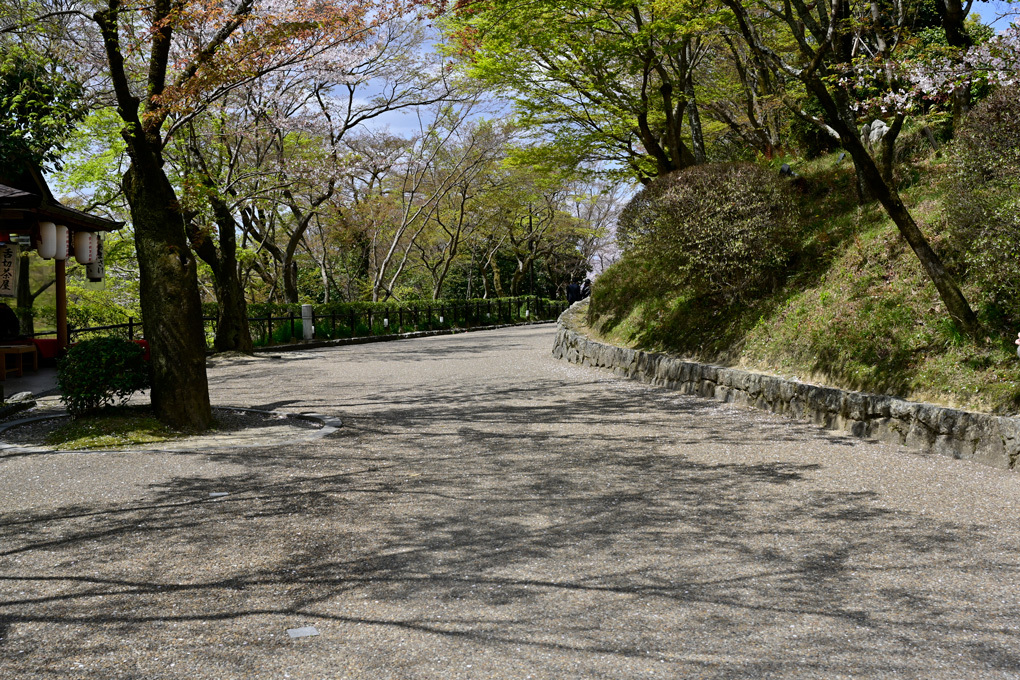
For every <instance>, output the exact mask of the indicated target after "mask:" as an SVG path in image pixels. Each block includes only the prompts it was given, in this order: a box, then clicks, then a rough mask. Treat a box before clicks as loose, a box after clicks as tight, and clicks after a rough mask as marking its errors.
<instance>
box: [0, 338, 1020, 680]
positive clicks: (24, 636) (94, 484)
mask: <svg viewBox="0 0 1020 680" xmlns="http://www.w3.org/2000/svg"><path fill="white" fill-rule="evenodd" d="M553 334H554V328H553V327H552V326H538V327H528V328H518V329H507V330H500V331H487V332H479V333H471V334H465V335H457V336H450V337H440V338H430V339H422V340H413V341H400V342H390V343H383V344H375V345H363V346H355V347H346V348H333V349H324V350H309V351H303V352H298V353H285V354H281V355H280V356H279V358H276V359H272V358H264V357H263V358H257V359H235V360H220V361H216V362H215V365H214V366H213V367H212V368H211V369H210V372H209V374H210V383H211V390H212V394H213V400H214V403H217V404H224V405H226V404H229V405H239V406H252V407H264V408H265V407H268V408H275V409H281V410H289V411H295V412H298V411H319V412H323V413H328V414H331V415H336V416H339V417H340V418H342V419H343V421H344V423H345V427H344V428H342V429H341V430H340V431H339V432H337V433H335V434H332V435H330V436H328V437H325V438H323V439H320V440H318V441H314V442H295V443H292V444H286V445H279V444H276V445H273V446H263V447H261V448H238V449H215V450H213V449H204V450H203V449H199V448H196V449H195V450H193V451H188V452H184V453H159V452H156V453H154V452H121V453H89V454H38V453H36V454H31V455H26V454H23V455H16V454H8V455H4V456H2V457H0V678H3V679H4V680H7V679H10V678H79V677H80V678H146V679H147V678H181V679H193V678H242V677H243V678H249V677H250V678H372V679H387V678H407V679H412V678H414V679H416V678H444V679H445V678H522V679H523V678H536V679H537V678H549V679H556V680H563V679H565V678H611V679H614V680H615V679H629V678H773V677H775V678H779V677H791V678H885V677H889V678H926V679H927V678H952V679H954V680H955V679H959V678H984V677H987V678H1020V568H1018V567H1020V554H1018V547H1020V512H1018V504H1017V499H1018V498H1020V476H1018V475H1016V474H1014V473H1009V472H1004V471H1000V470H994V469H990V468H985V467H981V466H979V465H976V464H973V463H966V462H961V461H955V460H951V459H946V458H938V457H932V456H921V455H918V454H914V453H910V452H907V451H905V450H902V449H898V448H896V447H891V446H888V445H882V444H873V443H868V442H862V441H860V440H855V439H851V438H848V437H844V436H842V435H837V434H833V433H830V432H824V431H822V430H819V429H817V428H814V427H812V426H808V425H801V424H796V423H793V422H792V421H789V420H787V419H785V418H782V417H778V416H772V415H767V414H762V413H758V412H755V411H749V410H745V409H741V408H737V407H732V406H728V405H720V404H717V403H714V402H711V401H706V400H701V399H698V398H695V397H684V396H680V395H677V394H674V393H671V392H669V391H666V390H662V389H658V388H652V387H647V386H644V385H640V384H636V383H632V382H628V381H623V380H619V379H616V378H614V377H612V376H611V375H610V374H607V373H604V372H600V371H597V370H595V369H588V368H581V367H577V366H571V365H567V364H565V363H562V362H557V361H555V360H554V359H552V358H551V356H550V350H551V347H552V340H553ZM210 494H215V495H212V496H211V495H210ZM224 494H226V495H224ZM312 629H314V631H313V630H312ZM288 631H291V632H288ZM313 632H315V633H317V634H310V633H313ZM292 635H299V637H292Z"/></svg>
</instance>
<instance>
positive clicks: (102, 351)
mask: <svg viewBox="0 0 1020 680" xmlns="http://www.w3.org/2000/svg"><path fill="white" fill-rule="evenodd" d="M144 355H145V350H144V349H143V348H142V347H141V346H140V345H138V344H137V343H134V342H131V341H129V340H124V339H123V338H114V337H103V338H93V339H91V340H85V341H84V342H79V343H78V344H76V345H72V346H71V347H70V348H69V349H68V350H67V354H66V355H64V357H63V358H62V359H61V360H60V363H59V365H58V367H57V384H58V385H59V386H60V392H61V397H60V400H61V401H62V402H63V403H64V406H66V407H67V410H68V411H69V412H70V413H71V415H73V416H79V415H82V414H84V413H88V412H90V411H95V410H98V409H100V408H102V407H104V406H107V405H109V404H113V403H114V402H115V401H119V403H121V404H123V403H124V402H125V401H126V400H127V398H128V396H129V395H130V394H132V393H133V392H137V391H138V390H144V389H146V388H147V387H149V366H148V364H146V362H145V359H144Z"/></svg>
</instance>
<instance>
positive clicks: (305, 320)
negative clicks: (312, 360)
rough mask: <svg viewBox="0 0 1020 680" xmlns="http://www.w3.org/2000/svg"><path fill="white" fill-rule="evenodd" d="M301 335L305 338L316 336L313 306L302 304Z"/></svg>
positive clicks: (310, 338) (309, 338)
mask: <svg viewBox="0 0 1020 680" xmlns="http://www.w3.org/2000/svg"><path fill="white" fill-rule="evenodd" d="M301 335H302V336H303V337H304V339H305V340H312V339H314V338H315V326H313V325H312V306H311V305H301Z"/></svg>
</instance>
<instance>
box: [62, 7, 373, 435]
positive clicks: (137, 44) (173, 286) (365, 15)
mask: <svg viewBox="0 0 1020 680" xmlns="http://www.w3.org/2000/svg"><path fill="white" fill-rule="evenodd" d="M90 4H91V3H89V2H84V0H83V1H82V2H81V3H80V4H79V5H78V6H77V7H74V8H73V11H74V12H77V15H76V16H78V17H79V18H80V21H79V22H78V23H77V24H75V25H74V26H73V29H74V34H73V35H68V39H71V38H79V39H80V38H86V37H88V35H89V33H90V32H92V30H93V29H95V30H97V31H98V36H97V37H98V41H97V44H98V45H101V46H102V51H101V53H99V54H97V55H93V56H95V57H97V63H99V64H101V65H102V67H103V69H104V71H105V77H106V79H107V82H108V83H109V87H110V90H111V92H112V102H111V103H112V104H113V105H115V106H116V108H117V112H118V114H119V116H120V118H121V120H122V122H123V129H122V137H123V139H124V142H125V145H126V152H127V154H128V156H129V158H130V165H129V167H128V169H127V171H126V173H125V175H124V178H123V188H124V193H125V196H126V198H127V201H128V203H129V205H130V211H131V217H132V222H133V227H134V235H135V245H136V249H137V254H138V262H139V269H140V291H141V306H142V314H143V323H144V327H145V334H146V337H147V338H148V340H149V342H150V346H151V349H152V368H153V386H152V393H151V394H152V404H153V408H154V410H155V412H156V415H157V417H159V418H160V420H162V421H163V422H166V423H168V424H170V425H174V426H180V427H190V428H198V429H202V428H205V427H207V426H208V425H209V424H210V423H211V422H212V413H211V408H210V404H209V395H208V386H207V381H206V375H205V337H204V332H203V328H202V321H201V319H202V311H201V306H200V300H199V292H198V285H197V277H196V269H197V266H196V261H195V258H194V256H193V253H192V251H191V249H190V247H189V243H188V239H187V235H186V234H187V229H186V226H187V225H186V223H185V216H184V214H183V211H182V209H181V205H180V202H179V200H178V195H177V192H176V190H175V188H174V186H173V185H172V183H171V181H170V178H169V176H168V173H167V168H166V157H165V150H166V147H167V144H168V142H169V140H171V139H172V138H173V137H174V135H175V134H177V133H178V132H179V131H181V130H183V129H186V128H187V126H188V125H189V124H190V123H191V122H192V121H193V120H194V119H195V118H197V117H198V116H200V115H202V114H203V113H204V112H205V111H206V109H207V108H208V106H209V105H210V104H211V103H212V102H215V101H218V100H219V99H222V98H223V97H225V96H226V95H228V94H229V93H231V92H233V91H235V90H237V89H239V88H243V87H245V86H247V85H249V84H251V83H252V82H255V81H257V80H258V79H259V78H262V77H265V76H266V75H267V74H270V73H273V72H276V71H279V70H280V69H283V68H286V67H288V66H292V65H294V64H298V63H301V62H305V61H309V60H311V59H323V60H325V61H328V60H329V56H330V51H331V50H333V49H335V48H337V47H338V46H339V47H342V46H348V45H350V44H351V43H356V42H358V41H362V40H365V39H367V38H368V37H370V35H371V31H372V27H373V25H374V23H375V22H376V21H378V20H379V19H380V18H382V17H383V16H385V15H387V14H388V13H389V9H390V8H387V7H382V6H370V5H368V3H367V2H362V1H359V0H352V1H351V2H344V3H341V2H336V1H331V0H326V1H324V2H317V3H313V4H307V3H305V2H302V1H300V0H281V1H278V2H277V1H274V2H270V1H269V0H231V1H230V2H226V3H224V2H213V1H212V0H155V2H152V3H142V2H139V1H136V0H102V2H101V3H100V7H99V9H98V10H97V11H95V12H94V13H93V14H91V15H89V14H86V10H87V9H88V8H89V5H90ZM370 13H371V16H369V14H370ZM82 44H83V46H84V49H85V50H87V49H88V47H89V46H90V45H91V44H92V43H91V42H90V41H89V40H87V39H86V40H82Z"/></svg>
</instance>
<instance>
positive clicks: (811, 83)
mask: <svg viewBox="0 0 1020 680" xmlns="http://www.w3.org/2000/svg"><path fill="white" fill-rule="evenodd" d="M804 84H805V85H807V86H808V89H809V90H811V91H812V92H814V94H815V95H816V96H817V97H818V101H819V103H820V104H821V105H822V107H823V108H824V109H825V112H826V114H827V118H828V120H829V121H830V123H829V124H830V125H831V126H832V128H833V129H834V130H835V131H836V132H837V133H838V134H839V137H840V141H842V143H843V148H845V149H846V150H847V152H848V153H849V154H850V157H851V158H853V160H854V166H855V167H856V168H857V176H858V179H859V181H860V183H861V185H862V186H863V188H865V189H867V191H868V193H869V194H871V195H872V196H874V198H875V199H876V200H878V201H879V202H880V203H881V204H882V207H883V208H885V211H886V213H888V215H889V217H890V218H891V219H892V221H893V223H894V224H895V225H896V227H897V229H899V232H900V234H902V235H903V238H904V239H906V241H907V243H909V244H910V247H911V249H913V251H914V254H915V255H917V259H918V260H920V262H921V266H922V267H923V268H924V271H925V273H927V274H928V277H929V278H930V279H931V281H932V283H934V284H935V288H936V289H937V290H938V292H939V297H941V299H942V302H943V304H945V306H946V309H947V310H948V312H949V316H950V318H952V319H953V321H954V322H955V323H956V324H957V326H958V327H959V328H960V329H961V330H962V331H963V332H965V333H967V334H969V335H970V336H971V337H977V335H978V333H979V331H980V326H979V324H978V320H977V316H975V314H974V311H973V310H972V309H971V308H970V304H968V302H967V299H966V298H965V297H964V296H963V291H961V290H960V287H959V286H958V285H957V283H956V281H955V280H954V279H953V277H952V276H951V275H950V274H949V273H948V272H947V271H946V269H945V266H944V265H943V264H942V260H941V259H940V258H939V256H938V255H937V254H936V253H935V251H934V250H933V249H932V247H931V244H929V243H928V240H927V239H926V238H925V237H924V234H923V233H922V232H921V230H920V229H919V228H918V226H917V223H916V222H914V218H913V217H912V216H911V214H910V211H908V210H907V208H906V206H904V205H903V201H902V200H900V197H899V194H898V193H897V192H896V190H895V189H894V188H893V187H892V186H891V185H890V184H889V183H888V182H886V181H885V179H884V178H883V177H882V171H881V170H880V169H879V167H878V165H877V163H876V162H875V159H874V158H872V156H871V153H869V151H868V149H867V148H866V147H865V146H864V144H863V143H862V142H861V139H860V137H859V136H858V133H857V128H856V126H851V125H848V124H847V122H846V120H845V117H844V116H843V115H841V114H842V113H843V112H842V111H841V110H840V106H839V104H838V103H837V102H836V101H835V99H834V98H833V97H832V95H831V93H830V92H829V91H828V89H827V88H826V86H825V84H824V83H823V82H822V81H821V80H818V79H815V78H811V79H807V80H806V82H805V83H804Z"/></svg>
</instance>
